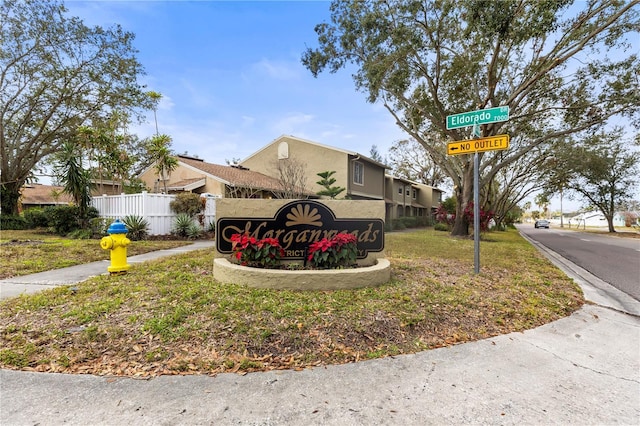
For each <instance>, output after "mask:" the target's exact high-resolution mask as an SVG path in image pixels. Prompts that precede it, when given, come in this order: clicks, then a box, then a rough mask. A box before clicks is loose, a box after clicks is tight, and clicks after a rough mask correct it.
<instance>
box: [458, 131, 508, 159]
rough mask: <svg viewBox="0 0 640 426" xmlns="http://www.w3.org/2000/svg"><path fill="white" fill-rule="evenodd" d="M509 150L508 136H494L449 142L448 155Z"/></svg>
mask: <svg viewBox="0 0 640 426" xmlns="http://www.w3.org/2000/svg"><path fill="white" fill-rule="evenodd" d="M507 148H509V135H496V136H491V137H488V138H482V139H471V140H468V141H457V142H449V143H448V144H447V154H448V155H461V154H471V153H473V152H483V151H498V150H502V149H507Z"/></svg>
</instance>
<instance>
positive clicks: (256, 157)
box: [240, 135, 387, 200]
mask: <svg viewBox="0 0 640 426" xmlns="http://www.w3.org/2000/svg"><path fill="white" fill-rule="evenodd" d="M287 161H292V162H295V163H296V164H297V165H298V166H300V167H302V168H303V169H304V170H305V176H306V184H305V186H306V188H308V189H309V190H310V192H312V193H314V194H315V193H318V192H319V191H321V190H322V189H324V188H323V187H322V186H321V185H319V184H318V183H317V182H318V181H319V180H320V179H321V178H320V176H318V173H323V172H327V171H329V172H335V173H334V174H333V175H332V176H331V177H332V178H335V179H336V183H335V185H337V186H341V187H343V188H345V191H344V192H343V193H341V194H340V196H339V198H350V199H352V200H383V199H384V191H385V169H386V168H387V166H386V165H384V164H382V163H379V162H377V161H375V160H372V159H371V158H368V157H366V156H364V155H361V154H358V153H357V152H354V151H348V150H344V149H340V148H334V147H331V146H327V145H322V144H320V143H317V142H312V141H309V140H305V139H301V138H297V137H295V136H289V135H284V136H280V137H279V138H277V139H275V140H274V141H272V142H271V143H269V144H268V145H266V146H265V147H263V148H262V149H260V150H258V151H256V152H255V153H254V154H251V155H250V156H249V157H247V158H245V159H244V160H242V161H241V162H240V164H241V165H242V166H244V167H247V168H248V169H250V170H254V171H257V172H260V173H263V174H266V175H269V176H271V177H274V178H277V177H278V175H277V173H278V170H279V169H282V165H279V163H284V162H287Z"/></svg>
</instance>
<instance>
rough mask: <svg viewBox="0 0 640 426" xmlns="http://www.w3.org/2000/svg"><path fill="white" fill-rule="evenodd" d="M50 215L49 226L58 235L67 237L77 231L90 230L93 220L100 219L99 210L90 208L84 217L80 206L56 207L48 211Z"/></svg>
mask: <svg viewBox="0 0 640 426" xmlns="http://www.w3.org/2000/svg"><path fill="white" fill-rule="evenodd" d="M46 211H47V214H49V226H50V227H52V228H53V230H54V232H55V233H56V234H58V235H67V234H69V233H70V232H72V231H75V230H77V229H88V228H89V223H90V222H91V220H92V219H94V218H97V217H98V210H97V209H96V208H95V207H89V208H88V209H87V211H86V213H85V214H84V215H82V214H80V208H79V207H78V206H55V207H53V208H51V209H49V208H47V209H46Z"/></svg>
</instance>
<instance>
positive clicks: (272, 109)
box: [65, 0, 405, 164]
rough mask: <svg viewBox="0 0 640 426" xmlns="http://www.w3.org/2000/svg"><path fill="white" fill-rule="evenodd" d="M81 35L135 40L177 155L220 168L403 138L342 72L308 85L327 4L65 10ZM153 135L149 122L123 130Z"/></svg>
mask: <svg viewBox="0 0 640 426" xmlns="http://www.w3.org/2000/svg"><path fill="white" fill-rule="evenodd" d="M65 5H66V6H67V8H68V9H69V13H70V14H71V15H74V16H78V17H80V18H81V19H82V20H83V21H84V22H85V24H87V25H91V26H93V25H102V26H110V25H112V24H115V23H117V24H120V25H121V26H122V27H123V29H124V30H126V31H130V32H133V33H134V34H136V39H135V41H134V45H135V47H136V48H137V49H138V50H139V54H138V58H139V60H140V62H141V63H142V64H143V65H144V67H145V70H146V72H147V75H146V76H144V77H143V79H142V82H143V83H144V84H145V85H146V86H147V88H148V90H153V91H157V92H160V93H161V94H162V95H163V97H164V98H163V100H162V101H161V103H160V105H159V109H158V127H159V131H160V133H165V134H168V135H169V136H171V137H172V138H173V149H174V151H176V152H177V153H184V152H185V151H186V152H188V153H189V154H192V155H193V154H195V155H198V156H199V157H200V158H203V159H204V160H205V161H208V162H211V163H216V164H225V160H227V159H228V160H231V159H233V158H240V159H244V158H246V157H248V156H249V155H250V154H252V153H253V152H255V151H257V150H258V149H260V148H262V147H263V146H265V145H267V144H268V143H270V142H271V141H273V140H274V139H276V138H277V137H279V136H280V135H283V134H289V135H293V136H297V137H301V138H305V139H309V140H312V141H315V142H319V143H322V144H326V145H330V146H334V147H338V148H343V149H349V150H353V151H356V152H359V153H361V154H364V155H369V153H370V150H371V147H372V145H376V146H377V148H378V151H379V152H380V153H381V154H382V155H385V154H386V152H387V150H388V149H389V147H391V146H392V144H393V143H394V142H395V141H397V140H399V139H402V138H405V136H404V134H403V133H402V132H401V131H400V129H398V128H397V126H396V125H395V123H394V120H393V118H392V117H391V115H390V114H389V113H388V112H387V111H386V110H385V109H384V108H383V107H382V106H381V105H379V104H378V105H376V104H373V105H372V104H370V103H368V102H366V95H365V94H364V93H360V92H356V90H355V85H354V83H353V80H352V78H351V72H349V71H346V70H343V71H341V72H338V73H336V74H330V73H323V74H321V75H320V76H319V77H318V78H314V77H313V76H312V75H311V73H310V72H309V71H308V70H307V69H306V68H305V67H304V66H303V65H302V64H301V60H300V59H301V56H302V54H303V52H304V50H305V49H306V48H307V47H315V46H317V37H316V34H315V32H314V30H313V29H314V27H315V25H316V24H319V23H321V22H323V21H327V22H328V21H329V18H330V13H329V5H330V3H329V2H328V1H280V2H278V1H190V2H187V1H73V0H67V1H66V2H65ZM131 131H132V132H133V133H137V134H138V135H139V136H140V137H147V136H151V135H152V134H154V133H155V125H154V123H153V114H152V113H150V114H149V115H148V120H147V123H145V124H143V125H141V126H135V127H133V128H132V129H131Z"/></svg>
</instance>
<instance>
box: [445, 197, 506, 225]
mask: <svg viewBox="0 0 640 426" xmlns="http://www.w3.org/2000/svg"><path fill="white" fill-rule="evenodd" d="M463 214H464V218H465V220H466V221H467V222H468V223H471V224H473V201H470V202H469V203H467V207H466V208H465V209H464V212H463ZM494 216H495V213H494V212H492V211H485V210H483V209H482V208H480V230H481V231H486V230H487V229H488V228H489V221H491V219H493V217H494ZM455 220H456V215H455V213H450V212H449V211H448V210H447V209H446V207H445V206H444V205H442V204H440V205H439V206H438V208H437V209H436V221H437V222H439V223H446V224H447V225H453V223H454V222H455Z"/></svg>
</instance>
